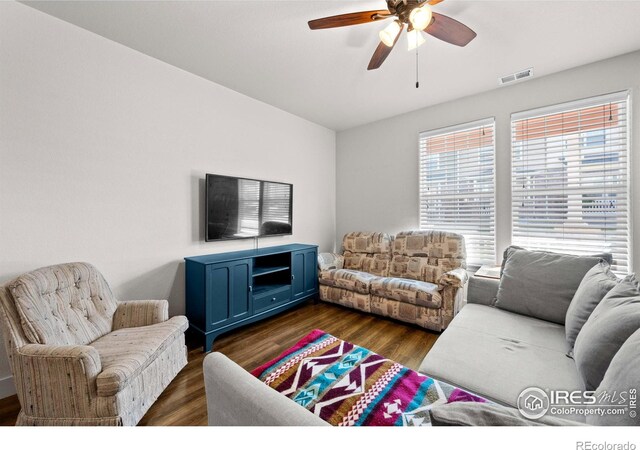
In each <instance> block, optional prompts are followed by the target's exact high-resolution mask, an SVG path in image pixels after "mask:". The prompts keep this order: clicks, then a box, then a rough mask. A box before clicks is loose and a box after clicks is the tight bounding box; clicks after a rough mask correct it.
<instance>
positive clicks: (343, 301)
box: [318, 231, 468, 331]
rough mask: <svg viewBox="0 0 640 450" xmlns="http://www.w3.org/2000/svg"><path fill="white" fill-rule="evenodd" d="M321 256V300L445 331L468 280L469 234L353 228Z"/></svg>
mask: <svg viewBox="0 0 640 450" xmlns="http://www.w3.org/2000/svg"><path fill="white" fill-rule="evenodd" d="M342 247H343V252H342V254H337V253H320V254H319V255H318V266H319V269H320V272H319V282H320V299H321V300H324V301H326V302H330V303H337V304H339V305H343V306H347V307H350V308H355V309H359V310H361V311H365V312H370V313H374V314H378V315H381V316H386V317H392V318H394V319H397V320H401V321H403V322H409V323H413V324H416V325H419V326H421V327H424V328H427V329H430V330H434V331H442V330H444V329H445V328H447V325H449V323H450V322H451V320H452V319H453V315H454V309H455V304H456V298H457V297H459V296H461V295H462V291H463V289H462V288H463V287H464V285H465V283H466V282H467V279H468V277H467V272H466V250H465V244H464V237H463V236H462V235H460V234H456V233H449V232H444V231H403V232H400V233H398V234H397V235H396V236H395V237H393V236H391V235H389V234H386V233H375V232H353V233H348V234H346V235H345V236H344V238H343V240H342Z"/></svg>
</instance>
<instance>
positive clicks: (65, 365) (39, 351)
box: [14, 344, 102, 418]
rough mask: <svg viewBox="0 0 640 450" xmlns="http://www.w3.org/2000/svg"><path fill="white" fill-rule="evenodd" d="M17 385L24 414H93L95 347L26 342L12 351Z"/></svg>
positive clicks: (99, 366) (98, 364)
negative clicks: (26, 343) (20, 392)
mask: <svg viewBox="0 0 640 450" xmlns="http://www.w3.org/2000/svg"><path fill="white" fill-rule="evenodd" d="M14 355H15V359H16V361H15V364H16V366H17V367H16V371H15V372H16V373H15V375H16V377H20V379H19V380H16V386H19V388H20V389H21V391H22V400H23V402H24V404H23V405H22V409H23V410H24V411H28V412H27V414H29V415H34V416H39V417H53V418H60V417H91V416H95V405H93V400H92V399H94V398H95V397H96V395H97V394H96V391H97V387H96V377H97V376H98V374H99V373H100V372H101V371H102V363H101V362H100V355H99V354H98V351H97V350H96V349H95V348H93V347H89V346H87V345H68V346H67V345H65V346H58V345H42V344H28V345H24V346H22V347H20V348H18V349H17V350H16V352H15V354H14Z"/></svg>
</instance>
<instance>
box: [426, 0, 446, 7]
mask: <svg viewBox="0 0 640 450" xmlns="http://www.w3.org/2000/svg"><path fill="white" fill-rule="evenodd" d="M443 1H444V0H431V1H429V2H427V3H429V4H430V5H431V6H434V5H437V4H438V3H442V2H443Z"/></svg>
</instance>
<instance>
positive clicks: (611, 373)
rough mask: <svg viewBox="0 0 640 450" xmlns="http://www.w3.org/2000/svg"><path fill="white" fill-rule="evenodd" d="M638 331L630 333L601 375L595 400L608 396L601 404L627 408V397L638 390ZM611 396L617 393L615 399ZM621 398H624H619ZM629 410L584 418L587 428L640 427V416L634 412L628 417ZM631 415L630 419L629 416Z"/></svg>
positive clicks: (639, 369)
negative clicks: (592, 426) (599, 426)
mask: <svg viewBox="0 0 640 450" xmlns="http://www.w3.org/2000/svg"><path fill="white" fill-rule="evenodd" d="M638 349H640V330H637V331H636V332H635V333H633V334H632V335H631V336H630V337H629V339H627V340H626V341H625V343H624V344H622V347H620V350H618V352H617V353H616V355H615V356H614V357H613V359H612V360H611V364H610V365H609V368H608V369H607V371H606V373H605V374H604V378H603V379H602V383H600V386H598V389H596V398H598V399H602V398H606V396H611V397H609V400H608V401H602V400H601V402H600V403H601V404H602V403H604V404H607V403H612V404H613V405H616V404H619V403H620V402H622V404H623V405H626V406H629V404H628V400H629V394H630V392H631V391H632V390H635V391H636V397H637V390H638V388H639V387H640V353H639V352H638ZM614 393H617V394H618V395H616V396H615V397H614V396H613V395H614ZM622 395H624V397H625V399H624V400H623V399H622ZM630 411H631V410H627V411H626V413H625V414H620V415H618V414H608V415H603V416H600V415H590V416H588V417H587V423H588V424H589V425H616V426H620V425H635V426H640V416H638V415H637V414H636V413H637V410H636V411H634V413H633V414H629V412H630ZM632 416H634V417H632Z"/></svg>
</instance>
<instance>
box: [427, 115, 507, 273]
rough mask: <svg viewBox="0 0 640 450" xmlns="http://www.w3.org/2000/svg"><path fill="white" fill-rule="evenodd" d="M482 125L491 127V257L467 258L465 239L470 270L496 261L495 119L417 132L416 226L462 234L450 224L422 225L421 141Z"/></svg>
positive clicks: (490, 118)
mask: <svg viewBox="0 0 640 450" xmlns="http://www.w3.org/2000/svg"><path fill="white" fill-rule="evenodd" d="M482 127H486V128H491V129H492V142H491V148H492V170H493V179H492V205H493V212H492V222H493V223H492V236H491V238H492V240H493V255H492V257H488V258H486V259H478V260H474V259H469V244H468V240H469V239H467V266H468V268H469V269H471V270H474V269H477V268H479V267H480V266H481V265H483V264H495V262H496V251H497V250H496V246H497V241H496V121H495V117H487V118H485V119H480V120H476V121H473V122H466V123H461V124H458V125H454V126H450V127H444V128H438V129H433V130H429V131H423V132H421V133H419V136H418V186H419V187H418V228H419V229H420V230H432V229H433V230H436V229H437V230H440V231H451V232H454V233H459V234H462V235H463V236H464V235H465V232H464V231H463V230H457V229H455V228H454V227H451V226H450V225H444V224H443V225H441V226H439V225H436V226H434V227H433V228H431V227H424V226H423V223H424V220H423V217H424V214H425V212H424V211H423V201H424V197H425V194H424V192H423V187H424V184H423V177H425V176H426V173H425V162H424V161H423V157H424V156H425V155H424V154H423V151H422V141H423V140H425V139H428V138H431V137H435V136H442V135H447V134H454V133H457V132H463V131H467V130H473V129H477V128H482ZM472 258H473V257H472Z"/></svg>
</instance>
